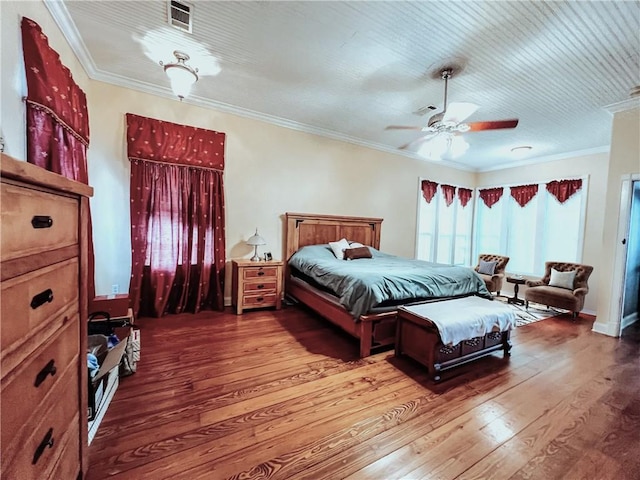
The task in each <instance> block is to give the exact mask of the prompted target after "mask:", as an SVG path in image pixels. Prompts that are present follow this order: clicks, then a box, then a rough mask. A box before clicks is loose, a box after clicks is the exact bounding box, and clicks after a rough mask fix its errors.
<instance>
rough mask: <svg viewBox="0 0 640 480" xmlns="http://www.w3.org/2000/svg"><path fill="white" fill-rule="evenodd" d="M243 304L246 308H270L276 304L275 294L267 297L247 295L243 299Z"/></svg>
mask: <svg viewBox="0 0 640 480" xmlns="http://www.w3.org/2000/svg"><path fill="white" fill-rule="evenodd" d="M243 304H244V307H245V308H250V307H260V306H264V307H270V306H273V305H275V304H276V294H275V292H272V293H267V294H265V295H245V296H244V298H243Z"/></svg>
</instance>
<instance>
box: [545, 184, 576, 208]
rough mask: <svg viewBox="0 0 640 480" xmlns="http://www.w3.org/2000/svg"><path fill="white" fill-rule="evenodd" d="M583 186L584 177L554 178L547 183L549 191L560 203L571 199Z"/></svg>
mask: <svg viewBox="0 0 640 480" xmlns="http://www.w3.org/2000/svg"><path fill="white" fill-rule="evenodd" d="M581 188H582V179H575V180H554V181H553V182H549V183H547V191H548V192H549V193H550V194H551V195H553V196H554V197H556V199H557V200H558V201H559V202H560V203H564V202H566V201H567V200H569V199H570V198H571V197H572V196H573V194H574V193H576V192H577V191H578V190H580V189H581Z"/></svg>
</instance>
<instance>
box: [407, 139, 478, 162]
mask: <svg viewBox="0 0 640 480" xmlns="http://www.w3.org/2000/svg"><path fill="white" fill-rule="evenodd" d="M468 148H469V144H468V143H467V142H466V141H465V140H464V138H462V136H461V135H455V134H453V133H450V132H441V133H438V134H437V135H436V136H435V138H434V139H433V140H431V141H429V142H425V143H423V144H422V146H421V147H420V148H419V149H418V155H420V156H423V157H426V158H429V159H431V160H452V159H454V158H458V157H460V156H461V155H463V154H464V153H465V152H466V151H467V149H468Z"/></svg>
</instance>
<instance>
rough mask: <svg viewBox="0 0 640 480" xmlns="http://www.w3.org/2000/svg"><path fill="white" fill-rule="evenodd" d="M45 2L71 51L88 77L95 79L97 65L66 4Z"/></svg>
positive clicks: (55, 0)
mask: <svg viewBox="0 0 640 480" xmlns="http://www.w3.org/2000/svg"><path fill="white" fill-rule="evenodd" d="M43 2H44V5H45V6H46V7H47V9H48V10H49V13H50V14H51V16H52V17H53V20H54V21H55V22H56V23H57V24H58V28H60V31H61V32H62V35H64V38H66V39H67V42H68V43H69V46H70V47H71V50H73V53H75V55H76V57H77V58H78V61H79V62H80V65H82V68H84V71H85V72H86V73H87V76H88V77H89V78H91V79H93V78H94V77H95V75H96V72H97V68H96V64H95V62H94V61H93V58H92V57H91V55H90V54H89V50H88V49H87V46H86V45H85V44H84V41H83V40H82V37H81V36H80V32H78V29H77V28H76V24H75V23H74V22H73V20H72V19H71V16H70V15H69V11H68V10H67V6H66V5H65V4H64V2H61V1H58V0H43Z"/></svg>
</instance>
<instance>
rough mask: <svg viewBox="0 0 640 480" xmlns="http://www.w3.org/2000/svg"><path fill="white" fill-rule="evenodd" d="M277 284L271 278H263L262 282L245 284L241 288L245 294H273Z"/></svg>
mask: <svg viewBox="0 0 640 480" xmlns="http://www.w3.org/2000/svg"><path fill="white" fill-rule="evenodd" d="M276 286H277V282H276V280H275V278H274V279H271V278H265V281H263V282H246V283H245V284H244V286H243V291H244V293H245V294H247V293H253V294H257V293H260V292H275V291H276Z"/></svg>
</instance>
